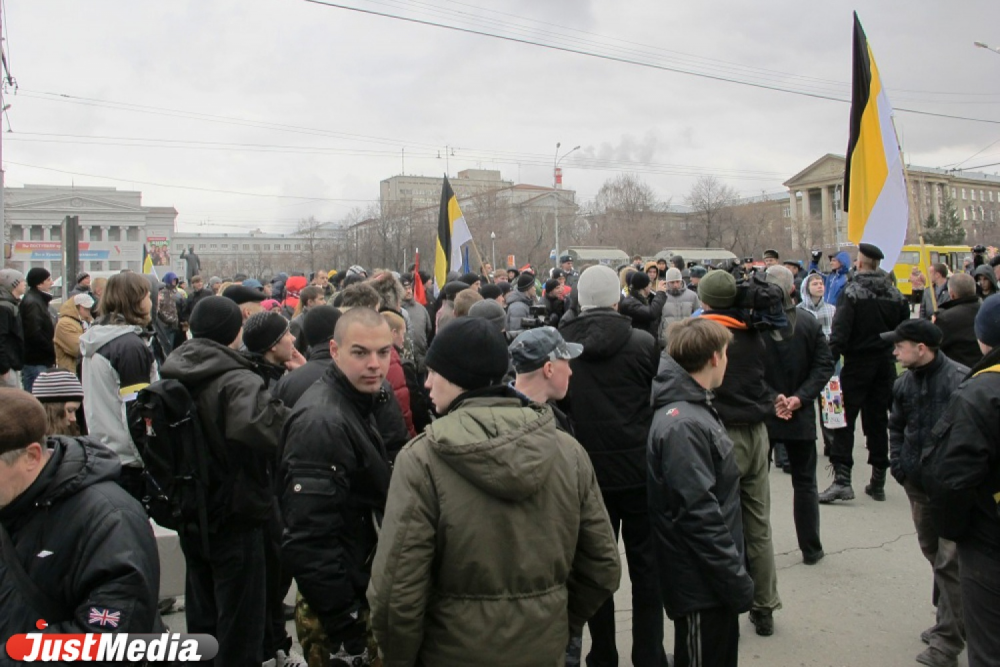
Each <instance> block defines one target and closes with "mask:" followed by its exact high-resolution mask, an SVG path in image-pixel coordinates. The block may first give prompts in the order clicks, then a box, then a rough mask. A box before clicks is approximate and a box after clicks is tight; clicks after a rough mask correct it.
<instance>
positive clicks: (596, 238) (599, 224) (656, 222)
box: [581, 174, 668, 254]
mask: <svg viewBox="0 0 1000 667" xmlns="http://www.w3.org/2000/svg"><path fill="white" fill-rule="evenodd" d="M667 206H668V203H667V204H665V203H663V202H660V201H659V200H658V199H657V198H656V194H655V193H654V192H653V189H652V188H651V187H650V186H649V185H648V184H646V183H644V182H643V181H642V180H640V179H639V178H638V177H637V176H636V175H635V174H620V175H618V176H617V177H615V178H613V179H609V180H607V181H605V182H604V185H602V186H601V189H600V190H598V192H597V196H596V197H595V198H594V202H593V203H592V204H591V205H590V206H589V207H587V211H586V229H585V230H584V233H583V234H581V237H582V238H583V239H584V240H585V241H586V242H587V243H588V244H590V245H599V246H609V247H616V248H621V249H623V250H626V251H629V252H633V251H637V252H649V253H650V254H652V253H651V252H650V251H653V252H655V250H653V249H654V248H659V247H662V245H663V243H664V242H665V240H666V235H667V224H666V217H665V216H664V215H663V213H664V212H665V211H666V209H667Z"/></svg>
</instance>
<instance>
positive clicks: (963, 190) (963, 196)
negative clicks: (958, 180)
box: [962, 188, 965, 199]
mask: <svg viewBox="0 0 1000 667" xmlns="http://www.w3.org/2000/svg"><path fill="white" fill-rule="evenodd" d="M962 199H965V188H962Z"/></svg>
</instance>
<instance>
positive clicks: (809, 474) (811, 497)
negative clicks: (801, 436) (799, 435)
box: [782, 440, 823, 557]
mask: <svg viewBox="0 0 1000 667" xmlns="http://www.w3.org/2000/svg"><path fill="white" fill-rule="evenodd" d="M782 444H784V445H785V451H786V452H787V453H788V462H789V464H790V465H791V467H792V498H793V500H792V518H793V519H794V521H795V536H796V537H797V538H798V541H799V549H801V550H802V555H803V557H807V556H815V555H817V554H818V553H819V552H820V551H822V550H823V543H822V542H821V541H820V539H819V491H818V490H817V488H816V441H815V440H783V441H782Z"/></svg>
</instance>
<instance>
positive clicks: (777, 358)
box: [727, 308, 834, 442]
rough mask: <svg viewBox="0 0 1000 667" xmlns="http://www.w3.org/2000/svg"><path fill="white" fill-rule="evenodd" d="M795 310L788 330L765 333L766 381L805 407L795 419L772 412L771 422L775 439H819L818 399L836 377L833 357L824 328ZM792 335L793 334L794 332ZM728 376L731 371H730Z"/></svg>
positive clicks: (770, 429)
mask: <svg viewBox="0 0 1000 667" xmlns="http://www.w3.org/2000/svg"><path fill="white" fill-rule="evenodd" d="M796 310H797V309H794V308H793V309H792V312H790V313H788V316H789V318H792V317H794V322H795V323H794V325H790V326H789V328H788V329H784V330H781V331H775V332H765V333H764V334H763V336H762V337H763V339H764V346H765V347H766V348H767V358H766V365H765V371H764V378H765V380H766V381H767V384H768V385H769V386H770V387H771V389H773V390H774V391H775V392H777V393H778V394H784V395H785V396H786V397H788V398H791V397H792V396H796V397H798V399H799V400H800V401H801V402H802V407H801V408H799V409H798V410H796V411H795V412H793V413H792V418H791V419H788V420H785V419H779V418H778V417H777V416H776V415H775V414H774V412H773V411H772V412H771V414H770V416H769V417H768V420H767V435H768V437H769V438H770V439H771V440H774V441H777V442H781V441H782V440H815V439H816V399H817V398H819V394H820V392H821V391H823V387H824V386H825V385H826V383H827V382H828V381H829V380H830V376H831V375H833V367H834V362H833V356H832V355H831V354H830V347H829V346H828V345H827V344H826V336H824V335H823V327H822V325H820V323H819V320H817V319H816V318H815V317H813V316H812V315H811V314H809V313H808V312H803V311H802V310H797V312H796ZM789 330H791V331H792V332H794V333H792V335H789V333H790V331H789ZM727 374H728V371H727Z"/></svg>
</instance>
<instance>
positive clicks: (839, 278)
mask: <svg viewBox="0 0 1000 667" xmlns="http://www.w3.org/2000/svg"><path fill="white" fill-rule="evenodd" d="M837 260H838V261H839V262H840V268H839V269H837V270H836V271H831V272H830V275H828V276H827V277H826V294H824V295H823V300H824V301H826V302H827V303H829V304H832V305H834V306H836V305H837V299H838V298H839V297H840V292H841V290H843V289H844V285H846V284H847V273H848V272H849V271H850V270H851V256H850V255H849V254H848V253H847V251H846V250H841V251H840V252H838V253H837Z"/></svg>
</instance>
